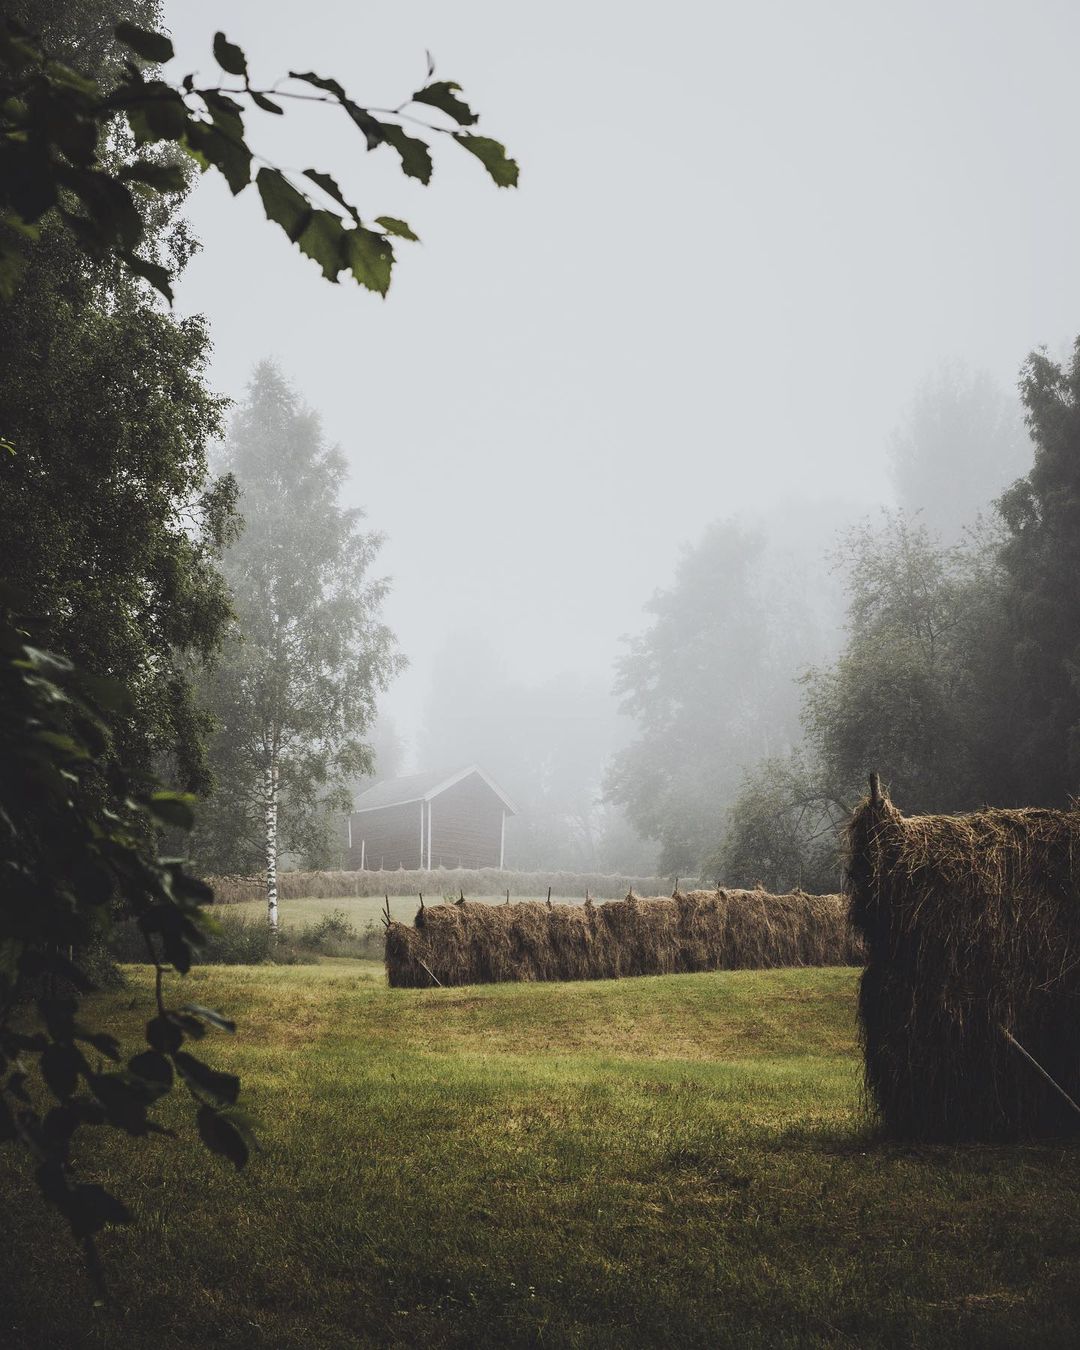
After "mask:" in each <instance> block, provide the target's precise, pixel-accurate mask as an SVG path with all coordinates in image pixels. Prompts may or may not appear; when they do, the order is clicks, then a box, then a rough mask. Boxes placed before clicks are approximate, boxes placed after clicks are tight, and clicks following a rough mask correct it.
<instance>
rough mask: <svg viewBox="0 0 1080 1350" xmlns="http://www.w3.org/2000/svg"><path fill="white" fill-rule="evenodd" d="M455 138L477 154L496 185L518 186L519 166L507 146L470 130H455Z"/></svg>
mask: <svg viewBox="0 0 1080 1350" xmlns="http://www.w3.org/2000/svg"><path fill="white" fill-rule="evenodd" d="M454 140H455V141H457V143H458V145H463V146H464V147H465V149H466V150H468V152H469V153H470V154H471V155H475V156H476V158H477V159H478V160H479V161H480V163H481V164H482V165H483V166H484V168H485V169H487V171H488V174H489V175H490V177H491V180H492V182H494V183H495V185H496V187H517V183H518V166H517V163H516V161H514V160H512V159H511V158H510V157H509V156H508V155H507V153H506V147H505V146H504V145H500V144H499V142H498V141H493V140H492V139H491V137H490V136H474V135H472V133H471V132H468V131H455V132H454Z"/></svg>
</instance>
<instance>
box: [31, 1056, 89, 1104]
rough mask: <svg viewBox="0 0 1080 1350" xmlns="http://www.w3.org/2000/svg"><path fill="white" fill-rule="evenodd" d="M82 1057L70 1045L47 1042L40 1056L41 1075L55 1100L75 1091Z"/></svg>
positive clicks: (62, 1098)
mask: <svg viewBox="0 0 1080 1350" xmlns="http://www.w3.org/2000/svg"><path fill="white" fill-rule="evenodd" d="M82 1064H83V1057H82V1055H80V1054H79V1052H78V1050H76V1049H75V1047H74V1046H72V1045H57V1044H56V1042H55V1041H54V1042H52V1043H51V1044H49V1045H48V1046H47V1047H46V1049H45V1053H44V1054H43V1055H42V1056H41V1076H42V1077H43V1078H44V1079H45V1082H46V1083H47V1084H48V1085H49V1090H50V1091H51V1092H52V1094H53V1096H54V1097H55V1098H56V1099H57V1101H61V1102H62V1101H63V1100H64V1099H65V1098H66V1097H70V1096H71V1095H72V1093H73V1092H74V1091H75V1087H76V1085H77V1083H78V1081H79V1070H80V1069H81V1068H82Z"/></svg>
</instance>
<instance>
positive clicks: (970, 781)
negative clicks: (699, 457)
mask: <svg viewBox="0 0 1080 1350" xmlns="http://www.w3.org/2000/svg"><path fill="white" fill-rule="evenodd" d="M1020 393H1021V403H1022V409H1023V415H1024V418H1023V420H1024V423H1025V425H1026V429H1027V433H1028V438H1029V439H1028V441H1027V452H1026V453H1027V466H1024V465H1022V464H1021V463H1020V459H1019V451H1018V448H1017V443H1016V433H1015V427H1016V421H1017V418H1016V416H1014V415H1013V414H1012V413H1010V411H1009V408H1008V405H1007V402H1006V401H1005V400H1003V399H1002V398H1001V396H999V395H998V394H996V392H995V391H993V389H992V387H990V386H989V385H987V384H986V382H985V381H982V380H979V379H975V378H971V377H964V378H960V377H958V376H957V374H956V372H955V371H954V372H951V373H950V375H949V377H948V378H947V379H944V380H942V381H941V382H939V383H938V384H937V385H936V386H933V387H932V388H931V389H930V391H929V392H926V391H924V393H923V395H921V396H920V399H919V400H917V402H916V404H915V405H914V409H913V412H912V415H911V416H910V418H909V420H908V424H907V426H906V428H905V432H904V435H903V437H902V438H900V439H898V442H897V444H896V446H894V465H895V467H896V469H897V478H898V486H899V487H900V488H901V494H900V495H901V498H902V500H903V501H904V504H905V508H906V509H900V510H898V511H894V512H891V513H890V512H886V513H885V514H884V516H883V518H882V519H881V521H880V522H879V523H877V524H873V523H864V524H863V525H860V526H856V527H854V528H849V529H847V530H846V531H844V532H843V534H842V536H841V540H840V543H839V546H838V547H837V548H836V549H835V550H834V554H833V559H832V562H833V566H834V569H835V573H836V575H837V576H838V577H839V578H841V579H842V583H843V586H844V590H845V595H846V602H845V603H846V615H847V617H846V624H845V629H844V633H843V638H842V642H841V643H840V646H839V650H838V651H837V653H836V655H835V657H834V658H833V659H831V660H826V661H820V660H818V661H816V662H815V661H809V660H806V659H805V652H806V647H805V646H803V648H802V653H801V654H802V655H803V656H804V659H803V660H802V661H801V662H800V661H798V660H792V655H793V654H797V653H798V648H799V643H798V642H794V641H792V634H791V633H790V632H788V633H786V634H784V633H783V624H784V608H783V593H782V591H780V592H778V591H777V590H776V588H775V586H774V587H772V588H769V587H768V586H766V585H765V582H764V577H763V574H762V571H761V559H760V557H757V558H755V555H754V552H753V548H752V546H751V547H750V548H748V547H747V546H746V541H745V540H743V541H741V544H740V543H738V542H736V540H737V535H736V533H735V532H734V531H732V530H731V529H730V527H728V528H724V527H719V526H717V527H714V529H713V530H711V531H710V532H709V533H708V534H707V535H706V537H705V539H704V540H703V541H702V543H701V544H700V545H699V547H698V548H697V549H696V550H695V551H694V552H692V553H691V554H690V555H688V558H687V561H686V562H685V563H684V565H683V567H682V568H681V569H680V572H679V574H678V575H677V577H676V583H675V586H674V587H673V588H672V589H671V591H669V592H665V593H662V594H661V595H660V596H658V597H657V599H656V600H655V601H654V602H653V604H652V606H651V608H652V611H653V613H654V615H655V619H654V623H653V625H652V627H651V628H650V629H649V630H648V632H647V633H646V634H645V635H644V636H643V637H641V638H639V639H638V640H637V641H636V642H635V644H634V646H633V647H632V649H631V652H630V654H629V655H628V656H627V657H626V658H625V660H624V661H623V663H622V666H621V669H620V675H619V688H620V690H621V691H622V692H623V694H624V695H625V696H626V698H627V706H628V709H629V711H631V712H633V713H634V715H635V716H636V718H637V720H638V726H639V735H638V738H637V740H636V741H635V742H634V743H633V744H632V745H631V746H630V747H629V748H628V749H627V750H625V751H624V752H623V753H622V754H621V755H620V756H619V757H618V758H617V759H616V760H615V765H614V769H613V771H612V773H611V775H610V776H609V780H608V792H609V793H610V794H611V795H612V796H613V797H614V798H615V800H619V801H623V802H626V803H627V805H628V807H629V809H630V813H631V818H632V819H635V821H636V822H637V823H639V824H640V826H641V828H642V829H643V830H644V831H645V832H646V833H648V834H649V835H650V836H651V837H653V838H655V839H657V840H658V841H660V843H661V845H662V849H663V853H662V857H663V858H664V861H665V863H666V865H667V866H668V867H669V868H673V869H674V868H681V869H684V870H688V869H693V868H698V869H700V870H701V871H702V872H703V873H704V874H705V875H708V876H710V877H715V878H717V879H722V880H724V881H726V882H728V883H729V884H740V885H752V884H754V883H756V882H758V881H760V882H761V883H762V884H764V885H766V886H768V887H770V888H772V889H783V888H786V887H790V886H797V885H802V886H805V887H807V888H809V889H816V890H831V889H834V888H835V887H836V886H837V885H838V884H839V880H840V852H839V850H840V835H841V832H842V827H843V825H844V824H845V823H846V821H847V819H848V817H849V815H850V813H851V810H852V808H853V806H854V805H855V803H856V802H857V801H858V799H859V797H860V796H861V795H862V794H863V792H864V791H865V785H866V779H867V774H868V773H869V771H870V770H871V769H876V770H877V771H878V772H880V773H881V775H882V778H883V779H884V781H885V782H886V783H888V785H889V787H890V789H891V791H892V793H893V794H894V796H895V798H896V800H897V801H898V802H900V803H901V804H902V805H903V807H904V808H905V809H906V810H910V811H930V812H934V811H946V812H949V811H962V810H968V809H972V808H974V807H977V806H979V805H982V804H984V803H990V804H992V805H998V806H1016V805H1047V806H1064V805H1067V804H1068V802H1069V801H1070V800H1071V799H1072V798H1073V797H1074V796H1076V795H1077V794H1078V793H1080V673H1078V672H1080V589H1078V587H1077V585H1076V577H1077V575H1080V566H1078V565H1080V556H1078V554H1080V342H1078V344H1077V346H1076V348H1075V349H1074V352H1073V354H1072V357H1071V359H1070V360H1069V361H1067V362H1066V363H1064V364H1059V363H1057V362H1055V361H1054V360H1052V359H1051V358H1050V357H1049V356H1047V355H1046V354H1045V353H1043V352H1037V353H1034V354H1033V355H1032V356H1031V357H1030V358H1029V359H1028V361H1027V362H1026V363H1025V365H1024V368H1023V370H1022V372H1021V380H1020ZM980 446H981V447H982V448H983V449H984V450H985V455H984V456H983V458H982V459H980V454H979V449H980ZM1010 467H1019V468H1023V467H1027V468H1028V471H1027V472H1026V473H1023V475H1022V476H1021V477H1019V478H1017V479H1016V480H1015V482H1013V484H1012V485H1011V486H1006V490H1005V491H1004V492H1003V493H1002V494H1001V495H1000V496H999V497H997V498H996V499H994V500H989V499H987V498H985V497H984V498H982V499H981V507H982V509H981V512H980V509H979V506H980V498H979V495H978V493H979V484H980V483H982V484H984V485H988V486H991V488H992V487H993V486H996V485H1003V484H1002V477H1003V475H1004V474H1006V473H1007V472H1008V471H1009V469H1010ZM950 483H955V484H957V485H958V486H959V489H960V490H959V491H957V492H955V493H948V492H946V491H944V489H945V488H946V487H947V485H949V484H950ZM924 502H926V503H927V504H928V505H931V506H932V509H931V510H929V511H928V512H927V511H924V510H923V509H922V507H923V503H924ZM758 548H759V550H760V548H761V545H760V544H759V545H758ZM755 588H757V589H758V591H759V594H760V596H761V598H760V599H759V600H757V601H755V600H754V598H753V597H754V591H755ZM797 682H798V683H797ZM766 734H771V736H772V743H771V744H765V737H766ZM755 742H756V743H755ZM733 780H734V781H733Z"/></svg>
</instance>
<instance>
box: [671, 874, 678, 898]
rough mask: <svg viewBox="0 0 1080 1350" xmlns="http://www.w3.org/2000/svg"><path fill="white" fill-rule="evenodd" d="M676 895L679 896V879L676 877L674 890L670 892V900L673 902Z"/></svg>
mask: <svg viewBox="0 0 1080 1350" xmlns="http://www.w3.org/2000/svg"><path fill="white" fill-rule="evenodd" d="M678 894H679V878H678V877H676V878H675V889H674V890H673V891H672V892H671V898H672V900H674V899H675V897H676V896H677V895H678Z"/></svg>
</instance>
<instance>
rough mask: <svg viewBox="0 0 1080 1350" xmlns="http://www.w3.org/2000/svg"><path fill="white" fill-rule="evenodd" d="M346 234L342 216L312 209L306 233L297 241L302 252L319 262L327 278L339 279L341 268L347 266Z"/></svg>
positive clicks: (330, 279) (331, 279)
mask: <svg viewBox="0 0 1080 1350" xmlns="http://www.w3.org/2000/svg"><path fill="white" fill-rule="evenodd" d="M344 236H345V227H344V225H343V224H342V220H341V217H340V216H335V215H334V213H333V212H332V211H312V213H311V219H310V220H309V221H308V223H307V226H306V227H305V229H304V233H303V234H302V235H301V236H300V238H299V239H298V240H297V241H296V242H297V244H298V245H299V246H300V251H301V253H306V254H307V256H308V257H309V258H312V259H314V261H315V262H317V263H318V264H319V266H320V267H321V268H322V273H323V276H324V277H326V278H327V280H329V281H337V279H338V274H339V273H340V272H341V269H342V268H343V267H345V266H347V264H346V262H345V261H344V258H343V251H342V246H343V241H344Z"/></svg>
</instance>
